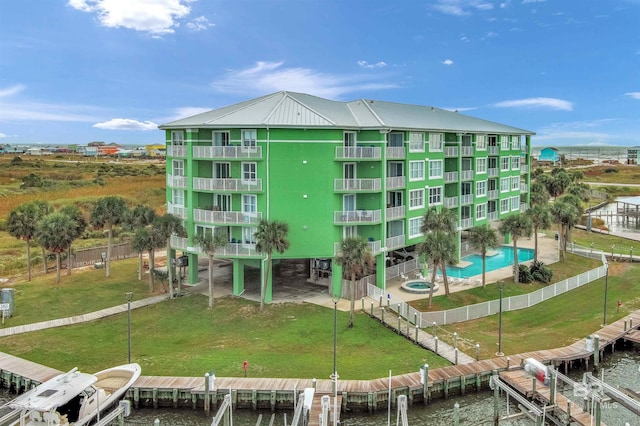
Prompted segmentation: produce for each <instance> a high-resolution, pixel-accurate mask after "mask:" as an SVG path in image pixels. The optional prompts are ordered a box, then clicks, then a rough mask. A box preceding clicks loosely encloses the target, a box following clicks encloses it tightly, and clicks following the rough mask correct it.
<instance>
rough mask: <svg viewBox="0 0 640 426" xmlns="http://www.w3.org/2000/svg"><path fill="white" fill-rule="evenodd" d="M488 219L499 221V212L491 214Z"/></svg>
mask: <svg viewBox="0 0 640 426" xmlns="http://www.w3.org/2000/svg"><path fill="white" fill-rule="evenodd" d="M487 219H489V220H498V212H489V214H487Z"/></svg>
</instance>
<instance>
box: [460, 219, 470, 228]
mask: <svg viewBox="0 0 640 426" xmlns="http://www.w3.org/2000/svg"><path fill="white" fill-rule="evenodd" d="M460 227H461V228H462V229H469V228H473V218H472V217H468V218H466V219H460Z"/></svg>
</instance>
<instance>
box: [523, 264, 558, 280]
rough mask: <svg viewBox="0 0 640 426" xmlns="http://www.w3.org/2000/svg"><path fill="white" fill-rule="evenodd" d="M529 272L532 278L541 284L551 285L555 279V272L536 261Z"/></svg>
mask: <svg viewBox="0 0 640 426" xmlns="http://www.w3.org/2000/svg"><path fill="white" fill-rule="evenodd" d="M529 271H530V272H531V278H533V279H534V280H536V281H540V282H541V283H545V284H549V283H550V282H551V278H552V277H553V271H552V270H551V269H549V268H547V266H546V265H545V264H544V263H542V262H540V261H534V262H533V263H532V264H531V266H530V267H529Z"/></svg>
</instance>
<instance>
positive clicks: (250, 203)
mask: <svg viewBox="0 0 640 426" xmlns="http://www.w3.org/2000/svg"><path fill="white" fill-rule="evenodd" d="M242 211H243V212H244V213H256V212H257V211H258V196H257V195H243V196H242Z"/></svg>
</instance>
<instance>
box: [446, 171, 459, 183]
mask: <svg viewBox="0 0 640 426" xmlns="http://www.w3.org/2000/svg"><path fill="white" fill-rule="evenodd" d="M457 181H458V172H444V183H451V182H457Z"/></svg>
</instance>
